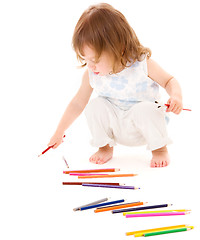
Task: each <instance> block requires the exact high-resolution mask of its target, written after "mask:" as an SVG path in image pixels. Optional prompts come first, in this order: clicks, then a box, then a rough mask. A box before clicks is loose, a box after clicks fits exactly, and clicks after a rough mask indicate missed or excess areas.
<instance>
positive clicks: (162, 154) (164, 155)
mask: <svg viewBox="0 0 200 240" xmlns="http://www.w3.org/2000/svg"><path fill="white" fill-rule="evenodd" d="M152 155H153V157H152V160H151V167H166V166H168V165H169V162H170V158H169V154H168V151H167V147H166V146H164V147H162V148H159V149H156V150H155V151H152Z"/></svg>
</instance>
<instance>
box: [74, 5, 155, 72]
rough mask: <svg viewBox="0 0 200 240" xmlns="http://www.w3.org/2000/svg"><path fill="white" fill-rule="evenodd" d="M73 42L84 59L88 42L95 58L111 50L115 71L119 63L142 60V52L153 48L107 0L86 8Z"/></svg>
mask: <svg viewBox="0 0 200 240" xmlns="http://www.w3.org/2000/svg"><path fill="white" fill-rule="evenodd" d="M72 44H73V48H74V50H75V52H76V54H77V57H78V59H79V60H80V61H81V62H82V63H83V60H84V48H85V47H86V46H87V47H89V48H90V49H92V50H93V51H94V52H95V62H98V60H99V58H100V56H101V55H102V54H103V53H106V54H109V56H110V58H111V59H112V72H113V73H116V71H117V68H119V66H123V67H125V66H127V63H128V62H134V61H136V60H140V58H141V55H142V54H147V56H148V57H150V55H151V51H150V49H148V48H145V47H143V46H142V45H141V44H140V42H139V40H138V38H137V36H136V34H135V32H134V30H133V29H132V28H131V26H130V25H129V23H128V22H127V20H126V18H125V17H124V15H123V14H122V13H121V12H119V11H118V10H116V9H114V8H113V7H112V6H111V5H109V4H106V3H100V4H97V5H93V6H90V7H89V8H88V9H87V10H85V11H84V13H83V14H82V15H81V17H80V19H79V21H78V23H77V25H76V27H75V30H74V35H73V40H72ZM85 65H86V64H84V63H83V66H85Z"/></svg>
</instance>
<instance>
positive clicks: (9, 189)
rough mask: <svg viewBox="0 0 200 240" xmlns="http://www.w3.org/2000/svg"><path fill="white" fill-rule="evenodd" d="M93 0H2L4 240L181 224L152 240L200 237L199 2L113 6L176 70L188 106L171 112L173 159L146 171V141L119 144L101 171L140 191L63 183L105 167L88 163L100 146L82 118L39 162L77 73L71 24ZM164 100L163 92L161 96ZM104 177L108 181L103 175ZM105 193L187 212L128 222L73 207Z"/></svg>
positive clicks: (0, 214)
mask: <svg viewBox="0 0 200 240" xmlns="http://www.w3.org/2000/svg"><path fill="white" fill-rule="evenodd" d="M93 3H96V2H95V1H90V0H85V1H76V0H74V1H70V2H69V1H64V0H63V1H61V0H56V1H55V0H52V1H51V0H49V1H47V0H34V1H25V0H24V1H22V0H18V1H11V0H3V1H1V3H0V35H1V36H0V80H1V89H0V91H1V93H0V104H1V118H0V119H1V124H0V134H1V137H0V141H1V142H0V147H1V160H0V164H1V165H0V191H1V197H0V218H1V230H0V236H1V239H4V240H11V239H21V240H25V239H29V240H32V239H34V240H35V239H38V240H42V239H56V240H62V239H69V238H70V239H88V240H91V239H116V240H117V239H119V240H122V239H128V238H132V237H127V236H125V232H127V231H133V230H139V229H147V228H156V227H160V226H170V225H179V224H190V225H194V226H195V229H194V230H192V231H189V232H184V233H177V234H171V235H170V236H169V235H165V236H157V237H152V239H170V240H173V239H176V240H177V239H197V236H199V220H198V221H197V217H198V216H199V215H198V214H199V213H200V212H199V203H198V199H199V194H198V192H199V189H198V183H199V180H200V179H199V160H200V159H199V149H198V147H199V120H200V119H199V86H200V84H199V55H200V50H199V42H200V34H199V22H200V16H199V3H198V1H195V0H190V1H178V0H177V1H172V0H168V1H156V0H151V1H148V0H141V1H136V0H132V1H131V0H130V1H129V0H124V1H114V0H110V1H107V3H110V4H111V5H113V6H114V7H115V8H117V9H119V10H120V11H121V12H122V13H123V14H124V15H125V16H126V18H127V19H128V21H129V23H130V24H131V25H132V27H133V28H134V30H135V32H136V34H137V35H138V37H139V39H140V41H141V43H142V44H143V45H144V46H147V47H149V48H151V50H152V58H153V59H154V60H155V61H157V62H158V63H159V64H160V65H161V66H162V67H163V68H164V69H165V70H166V71H168V72H169V73H171V74H172V75H174V76H175V77H176V78H177V79H178V81H179V82H180V84H181V86H182V90H183V97H184V98H183V99H184V107H185V108H192V110H193V111H192V112H184V111H183V112H182V113H181V114H180V115H179V116H175V115H173V114H171V120H170V124H169V134H170V136H171V138H172V139H173V142H174V143H173V144H172V145H170V146H169V152H170V155H171V164H170V166H169V167H167V168H163V169H151V168H150V167H149V162H150V159H151V154H150V152H148V151H146V148H145V147H139V148H128V147H123V146H117V147H116V148H115V152H114V157H113V159H112V160H111V161H110V162H108V163H107V164H105V165H104V166H103V167H105V168H107V167H116V168H120V169H121V173H138V174H139V175H138V176H137V177H134V178H122V179H113V181H120V182H121V183H126V184H127V185H135V186H138V187H141V189H140V190H137V191H132V190H118V189H113V190H110V189H95V188H84V187H81V186H63V185H62V182H63V181H77V178H76V177H69V176H67V175H63V174H62V171H63V170H66V166H65V163H64V161H63V160H62V156H63V155H64V156H65V157H66V159H67V161H68V163H69V166H70V169H87V168H101V167H102V166H96V165H94V164H92V163H89V161H88V158H89V157H90V155H91V154H92V153H93V152H94V151H96V149H94V148H92V147H91V146H90V145H89V140H90V134H89V130H88V128H87V124H86V120H85V116H84V114H82V115H81V116H80V117H79V118H78V119H77V120H76V122H75V123H74V124H73V125H72V126H71V128H70V129H69V130H68V131H66V139H65V142H64V143H63V144H62V145H61V146H60V147H59V148H58V149H56V150H54V151H53V150H50V151H49V152H48V153H46V154H45V155H43V156H42V157H40V158H38V157H37V155H38V154H39V153H41V151H43V150H44V149H45V148H46V145H47V143H48V142H49V140H50V138H51V136H52V134H53V133H54V131H55V129H56V126H57V124H58V122H59V120H60V118H61V116H62V114H63V112H64V110H65V107H66V106H67V104H68V103H69V101H70V100H71V98H72V97H73V95H74V94H75V93H76V91H77V89H78V87H79V85H80V82H81V76H82V73H83V70H79V69H77V68H76V67H77V66H78V62H77V61H76V56H75V54H74V52H73V50H72V47H71V38H72V34H73V29H74V27H75V24H76V22H77V21H78V19H79V17H80V15H81V14H82V12H83V11H84V10H85V9H86V8H87V7H88V6H89V5H91V4H93ZM163 96H164V97H163V98H164V100H165V101H167V95H166V94H164V95H163ZM107 180H109V179H107ZM104 197H110V200H117V199H121V198H125V199H126V200H127V202H134V201H147V202H148V203H149V204H159V203H172V204H174V205H173V206H172V207H171V208H172V209H180V208H186V209H191V210H192V212H191V214H190V215H187V216H175V217H157V218H145V219H125V218H124V217H123V216H122V215H121V214H116V215H112V214H111V213H110V212H107V213H98V214H95V213H94V212H93V210H89V211H84V212H73V210H72V209H73V208H74V207H77V206H79V205H82V204H86V203H88V202H92V201H95V200H97V199H101V198H104Z"/></svg>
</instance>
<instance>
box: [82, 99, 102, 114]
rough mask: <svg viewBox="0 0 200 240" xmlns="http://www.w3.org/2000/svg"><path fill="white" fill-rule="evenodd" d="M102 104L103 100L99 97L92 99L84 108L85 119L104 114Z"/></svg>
mask: <svg viewBox="0 0 200 240" xmlns="http://www.w3.org/2000/svg"><path fill="white" fill-rule="evenodd" d="M104 104H105V103H104V99H102V98H100V97H97V98H94V99H92V100H91V101H90V102H89V103H88V105H87V106H86V108H85V115H86V117H87V116H91V115H97V114H100V115H101V114H105V109H104V107H103V106H104Z"/></svg>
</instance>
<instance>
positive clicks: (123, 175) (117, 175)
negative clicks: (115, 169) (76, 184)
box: [78, 173, 137, 178]
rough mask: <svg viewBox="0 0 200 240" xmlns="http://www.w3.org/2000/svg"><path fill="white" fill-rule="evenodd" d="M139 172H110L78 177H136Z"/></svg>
mask: <svg viewBox="0 0 200 240" xmlns="http://www.w3.org/2000/svg"><path fill="white" fill-rule="evenodd" d="M134 176H137V174H132V173H131V174H108V175H90V176H78V178H113V177H134Z"/></svg>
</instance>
